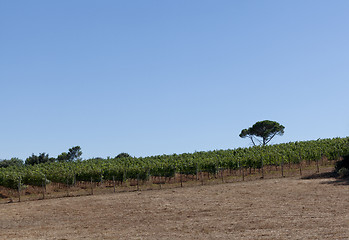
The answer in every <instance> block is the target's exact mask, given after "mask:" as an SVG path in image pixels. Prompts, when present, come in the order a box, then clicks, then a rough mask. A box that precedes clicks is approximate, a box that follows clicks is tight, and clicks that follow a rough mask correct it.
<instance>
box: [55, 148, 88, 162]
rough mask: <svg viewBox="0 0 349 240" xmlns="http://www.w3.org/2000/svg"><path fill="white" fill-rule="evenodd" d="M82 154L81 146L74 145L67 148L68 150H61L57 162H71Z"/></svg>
mask: <svg viewBox="0 0 349 240" xmlns="http://www.w3.org/2000/svg"><path fill="white" fill-rule="evenodd" d="M81 155H82V151H81V147H80V146H75V147H72V148H69V152H63V153H61V154H60V155H58V157H57V161H58V162H73V161H76V160H79V159H80V156H81Z"/></svg>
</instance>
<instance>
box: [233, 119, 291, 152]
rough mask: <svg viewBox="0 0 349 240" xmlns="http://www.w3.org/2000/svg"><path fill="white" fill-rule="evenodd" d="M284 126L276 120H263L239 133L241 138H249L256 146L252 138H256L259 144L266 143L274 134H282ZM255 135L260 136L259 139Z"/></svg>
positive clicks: (263, 144)
mask: <svg viewBox="0 0 349 240" xmlns="http://www.w3.org/2000/svg"><path fill="white" fill-rule="evenodd" d="M284 129H285V127H284V126H282V125H281V124H279V123H278V122H274V121H270V120H264V121H260V122H256V123H255V124H254V125H253V126H252V127H250V128H248V129H243V130H242V131H241V133H240V135H239V136H240V137H241V138H246V137H248V138H250V139H251V141H252V144H253V146H256V144H255V141H254V139H256V140H257V141H258V142H259V143H260V145H262V146H265V145H267V144H268V143H269V142H270V140H271V139H272V138H273V137H275V136H276V135H280V136H282V135H283V134H284ZM257 137H260V138H262V139H261V140H260V139H258V138H257Z"/></svg>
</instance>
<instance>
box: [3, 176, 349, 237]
mask: <svg viewBox="0 0 349 240" xmlns="http://www.w3.org/2000/svg"><path fill="white" fill-rule="evenodd" d="M0 239H57V240H58V239H59V240H63V239H268V240H269V239H331V240H332V239H349V185H347V184H338V183H335V179H311V180H304V179H299V178H297V177H291V178H277V179H264V180H256V181H248V182H237V183H226V184H219V185H208V186H207V185H206V186H194V187H186V188H174V189H163V190H149V191H140V192H125V193H115V194H112V193H111V194H105V195H95V196H83V197H70V198H58V199H49V200H37V201H27V202H20V203H11V204H1V205H0Z"/></svg>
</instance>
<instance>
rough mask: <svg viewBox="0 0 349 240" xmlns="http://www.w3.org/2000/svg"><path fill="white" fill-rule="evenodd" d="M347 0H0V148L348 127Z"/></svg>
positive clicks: (122, 146)
mask: <svg viewBox="0 0 349 240" xmlns="http://www.w3.org/2000/svg"><path fill="white" fill-rule="evenodd" d="M348 12H349V1H346V0H345V1H344V0H342V1H341V0H337V1H321V0H308V1H303V0H298V1H278V0H274V1H272V0H265V1H258V0H254V1H251V0H244V1H231V0H226V1H224V0H220V1H213V0H211V1H206V0H190V1H188V0H176V1H159V0H157V1H155V0H147V1H143V0H138V1H114V0H113V1H111V0H110V1H106V0H105V1H89V0H74V1H68V0H60V1H44V0H42V1H37V0H32V1H26V0H22V1H5V0H3V1H0V83H1V88H0V89H1V94H0V106H1V108H0V109H1V125H0V159H8V158H11V157H19V158H21V159H25V158H26V157H28V156H29V155H31V154H32V153H34V154H38V153H41V152H46V153H49V154H50V156H52V157H56V156H57V155H58V154H60V153H62V152H64V151H67V150H68V149H69V148H70V147H72V146H76V145H79V146H81V148H82V151H83V155H82V157H83V158H85V159H86V158H90V157H107V156H111V157H113V156H116V155H117V154H119V153H120V152H127V153H129V154H131V155H132V156H137V157H139V156H150V155H161V154H172V153H178V154H179V153H184V152H194V151H206V150H214V149H228V148H237V147H245V146H250V142H249V140H248V139H241V138H239V133H240V131H241V130H242V129H243V128H248V127H250V126H252V125H253V124H254V123H255V122H256V121H260V120H266V119H268V120H274V121H277V122H279V123H281V124H283V125H284V126H285V127H286V128H285V134H284V136H282V137H276V138H275V139H274V140H273V141H272V142H273V143H274V144H275V143H281V142H289V141H301V140H313V139H318V138H332V137H345V136H348V135H349V111H348V103H349V96H348V90H349V44H348V43H349V14H348Z"/></svg>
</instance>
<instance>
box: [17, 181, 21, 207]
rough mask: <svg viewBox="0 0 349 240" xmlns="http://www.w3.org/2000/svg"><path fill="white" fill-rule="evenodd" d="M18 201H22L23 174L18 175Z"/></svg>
mask: <svg viewBox="0 0 349 240" xmlns="http://www.w3.org/2000/svg"><path fill="white" fill-rule="evenodd" d="M18 202H21V176H19V177H18Z"/></svg>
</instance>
